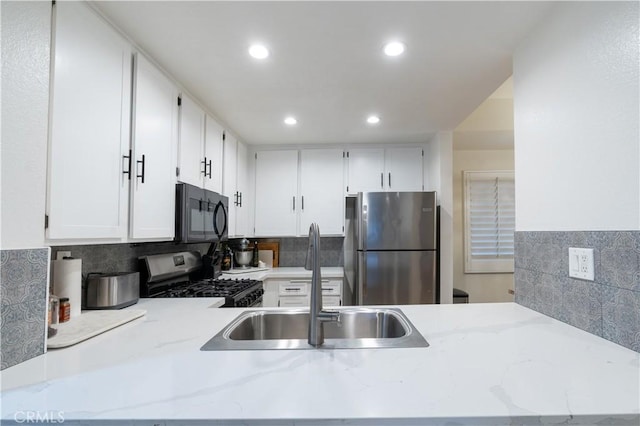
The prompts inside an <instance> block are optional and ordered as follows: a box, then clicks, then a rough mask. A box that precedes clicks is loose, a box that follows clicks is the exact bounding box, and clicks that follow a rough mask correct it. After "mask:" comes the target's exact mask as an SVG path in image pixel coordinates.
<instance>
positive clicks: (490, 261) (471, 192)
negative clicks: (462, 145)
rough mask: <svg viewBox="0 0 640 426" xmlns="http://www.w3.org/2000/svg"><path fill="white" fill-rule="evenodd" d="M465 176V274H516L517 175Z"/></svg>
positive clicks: (486, 174) (510, 172) (475, 174)
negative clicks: (515, 180)
mask: <svg viewBox="0 0 640 426" xmlns="http://www.w3.org/2000/svg"><path fill="white" fill-rule="evenodd" d="M463 173H464V202H465V203H464V228H465V229H464V237H465V243H464V246H465V260H464V271H465V273H499V272H513V252H514V241H513V232H514V230H515V185H514V174H513V172H512V171H483V172H467V171H465V172H463Z"/></svg>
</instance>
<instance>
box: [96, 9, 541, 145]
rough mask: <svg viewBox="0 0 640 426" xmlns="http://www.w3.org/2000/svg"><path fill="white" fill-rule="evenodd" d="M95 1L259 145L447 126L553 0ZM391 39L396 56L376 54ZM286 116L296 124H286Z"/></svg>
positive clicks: (426, 135) (475, 100) (370, 137)
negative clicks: (398, 50)
mask: <svg viewBox="0 0 640 426" xmlns="http://www.w3.org/2000/svg"><path fill="white" fill-rule="evenodd" d="M95 4H96V6H97V7H98V8H99V9H100V10H101V11H102V12H103V13H104V14H105V15H106V16H107V17H108V19H109V20H111V21H112V22H113V23H115V24H116V25H117V26H119V27H120V28H121V29H122V30H123V31H124V32H125V33H127V34H128V35H129V36H130V37H131V38H132V39H133V40H134V41H135V42H136V43H137V44H138V45H139V46H140V47H141V48H142V49H143V50H144V51H146V52H148V53H149V54H150V55H151V56H152V57H153V58H154V59H155V60H156V61H157V62H158V63H159V64H160V65H161V66H162V67H164V68H165V69H166V70H167V71H168V72H169V73H170V74H171V75H173V76H174V77H175V78H176V79H177V80H178V81H179V82H180V83H181V84H182V85H183V86H184V87H185V88H186V89H187V90H188V91H189V92H191V93H192V94H193V95H195V96H196V97H197V98H198V100H199V101H200V102H201V103H202V104H203V105H204V106H205V107H206V108H207V109H208V110H209V111H210V112H211V113H213V114H214V115H215V116H216V117H217V118H218V119H219V120H220V121H221V122H222V123H223V124H225V125H226V126H228V127H229V128H231V129H232V131H233V132H234V133H235V134H236V135H237V136H238V137H239V138H240V139H241V140H243V141H245V142H246V143H248V144H250V145H258V144H308V143H313V144H318V143H344V144H350V143H414V142H425V141H428V140H429V139H430V137H431V136H432V135H433V134H434V133H435V132H437V131H440V130H453V129H454V128H456V126H458V124H460V123H461V122H462V121H463V120H464V119H465V118H466V117H467V116H469V114H471V113H472V112H473V111H474V110H475V109H476V107H478V105H480V104H481V103H482V102H483V101H484V100H485V99H486V98H487V97H488V96H489V95H491V94H492V93H493V92H494V90H496V88H498V86H500V85H501V83H503V82H504V81H505V80H506V79H507V78H508V77H509V76H510V75H511V72H512V69H511V63H512V62H511V61H512V54H513V51H514V49H515V48H516V47H517V46H518V44H519V43H520V42H521V41H522V40H523V38H524V37H525V36H526V35H527V33H528V32H529V31H530V30H531V29H532V28H533V27H534V26H535V24H536V23H537V22H539V21H540V20H541V19H542V18H543V17H544V15H545V14H546V13H548V11H549V10H550V8H551V7H552V5H553V2H540V1H532V2H519V1H518V2H507V1H497V2H482V1H470V2H458V1H445V2H432V1H423V2H397V1H393V2H382V1H380V2H378V1H375V2H364V1H358V2H347V1H320V2H307V1H287V2H271V1H258V2H248V1H229V2H219V1H196V2H190V1H168V2H160V1H140V2H133V1H108V2H96V3H95ZM391 39H398V40H401V41H403V42H404V43H406V46H407V48H406V51H405V54H404V55H402V56H400V57H396V58H390V57H386V56H384V54H383V53H382V47H383V45H384V43H386V42H387V41H389V40H391ZM256 41H260V42H262V43H264V44H266V45H267V46H268V47H269V49H270V50H271V55H270V56H269V58H267V59H266V60H264V61H262V62H258V61H256V60H254V59H252V58H251V57H249V55H248V54H247V49H248V47H249V45H250V44H251V43H253V42H256ZM371 113H376V114H378V115H380V117H381V122H380V123H379V124H378V125H376V126H371V125H368V124H367V123H366V122H365V119H366V117H367V115H369V114H371ZM289 114H291V115H295V116H296V117H297V119H298V124H297V125H296V126H295V127H287V126H285V125H284V124H283V119H284V117H285V116H286V115H289Z"/></svg>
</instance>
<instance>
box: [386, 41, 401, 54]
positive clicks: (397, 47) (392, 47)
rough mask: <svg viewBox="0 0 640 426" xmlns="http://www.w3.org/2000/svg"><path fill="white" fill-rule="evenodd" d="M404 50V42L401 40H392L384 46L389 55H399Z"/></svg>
mask: <svg viewBox="0 0 640 426" xmlns="http://www.w3.org/2000/svg"><path fill="white" fill-rule="evenodd" d="M402 52H404V44H403V43H400V42H399V41H392V42H391V43H387V44H386V45H385V46H384V53H385V54H386V55H387V56H398V55H402Z"/></svg>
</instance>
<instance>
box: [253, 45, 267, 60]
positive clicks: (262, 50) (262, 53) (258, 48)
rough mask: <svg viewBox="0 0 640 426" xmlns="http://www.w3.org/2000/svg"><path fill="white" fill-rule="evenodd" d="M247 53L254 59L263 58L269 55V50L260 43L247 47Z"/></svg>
mask: <svg viewBox="0 0 640 426" xmlns="http://www.w3.org/2000/svg"><path fill="white" fill-rule="evenodd" d="M249 55H251V56H252V57H254V58H256V59H264V58H266V57H267V56H269V50H268V49H267V48H266V47H264V46H263V45H261V44H254V45H252V46H251V47H249Z"/></svg>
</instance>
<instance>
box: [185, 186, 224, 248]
mask: <svg viewBox="0 0 640 426" xmlns="http://www.w3.org/2000/svg"><path fill="white" fill-rule="evenodd" d="M228 223H229V198H228V197H226V196H224V195H221V194H218V193H217V192H213V191H209V190H206V189H202V188H198V187H197V186H193V185H189V184H187V183H178V184H177V185H176V236H175V240H176V241H177V242H183V243H205V242H220V241H225V240H226V239H227V237H228V235H229V234H228V229H227V227H228Z"/></svg>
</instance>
